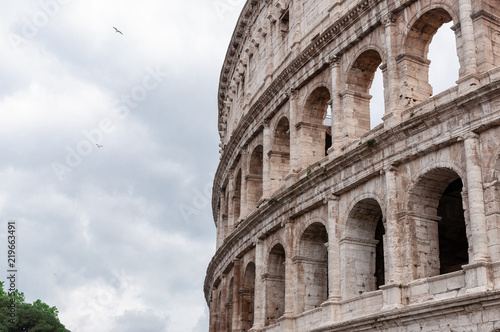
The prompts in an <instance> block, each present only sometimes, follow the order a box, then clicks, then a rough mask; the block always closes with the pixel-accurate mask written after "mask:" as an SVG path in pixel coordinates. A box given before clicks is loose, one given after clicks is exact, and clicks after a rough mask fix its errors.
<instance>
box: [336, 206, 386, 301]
mask: <svg viewBox="0 0 500 332" xmlns="http://www.w3.org/2000/svg"><path fill="white" fill-rule="evenodd" d="M384 234H385V230H384V225H383V216H382V209H381V207H380V205H379V204H378V202H377V201H376V200H374V199H372V198H366V199H363V200H361V201H359V202H358V203H356V205H355V206H354V207H353V209H352V210H351V211H350V212H349V216H348V218H347V223H346V230H345V235H344V236H343V238H342V240H341V242H340V251H341V255H340V259H341V266H343V267H344V275H343V278H342V296H343V298H351V297H354V296H357V295H360V294H363V293H365V292H371V291H374V290H377V289H378V288H380V286H382V285H383V284H384V282H385V272H386V270H385V267H384V245H383V243H384V241H383V239H384Z"/></svg>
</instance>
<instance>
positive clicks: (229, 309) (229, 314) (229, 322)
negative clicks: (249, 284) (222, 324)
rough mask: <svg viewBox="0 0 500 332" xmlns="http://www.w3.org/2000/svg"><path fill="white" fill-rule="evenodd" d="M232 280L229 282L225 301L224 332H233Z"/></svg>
mask: <svg viewBox="0 0 500 332" xmlns="http://www.w3.org/2000/svg"><path fill="white" fill-rule="evenodd" d="M233 288H234V278H231V281H230V282H229V289H228V292H227V299H226V331H232V330H233V294H234V290H233Z"/></svg>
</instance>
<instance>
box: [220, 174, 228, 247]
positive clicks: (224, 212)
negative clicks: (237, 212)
mask: <svg viewBox="0 0 500 332" xmlns="http://www.w3.org/2000/svg"><path fill="white" fill-rule="evenodd" d="M221 201H222V202H221ZM219 202H220V203H221V207H220V210H219V211H221V222H222V225H220V227H221V229H220V232H221V234H222V239H224V238H225V237H226V236H227V235H228V233H229V224H228V222H229V218H228V217H229V190H228V180H227V179H226V181H225V182H224V185H223V186H222V189H221V200H220V201H219Z"/></svg>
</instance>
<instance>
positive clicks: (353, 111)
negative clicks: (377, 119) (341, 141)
mask: <svg viewBox="0 0 500 332" xmlns="http://www.w3.org/2000/svg"><path fill="white" fill-rule="evenodd" d="M381 63H382V57H381V56H380V54H379V53H378V52H377V51H375V50H367V51H365V52H363V53H361V55H360V56H359V57H358V58H357V59H356V61H354V63H353V64H352V67H351V69H350V70H349V72H348V74H347V77H346V83H347V89H346V91H344V93H343V104H344V112H346V113H347V114H346V117H348V118H351V119H350V122H349V123H346V124H345V126H344V130H345V131H346V132H344V136H347V137H349V138H351V139H354V138H359V137H361V136H362V135H363V134H365V133H367V132H368V131H370V129H371V128H373V127H374V126H371V114H370V113H371V112H370V100H371V98H372V96H371V95H370V89H371V87H372V83H373V81H374V77H375V73H376V72H377V69H378V68H379V66H380V64H381ZM382 87H383V84H382ZM376 92H377V94H380V92H379V91H376ZM381 95H382V96H383V92H382V94H381ZM382 98H383V97H382ZM382 108H383V106H382Z"/></svg>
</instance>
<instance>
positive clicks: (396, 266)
mask: <svg viewBox="0 0 500 332" xmlns="http://www.w3.org/2000/svg"><path fill="white" fill-rule="evenodd" d="M396 172H397V168H396V167H395V166H393V165H392V166H389V167H387V168H386V169H385V194H386V203H385V204H386V209H385V226H386V229H385V236H384V241H386V243H384V247H385V248H384V249H387V251H388V252H387V253H386V254H385V257H387V259H386V262H385V263H384V265H385V266H384V273H385V279H386V282H385V285H383V286H381V287H380V289H381V290H382V296H383V299H384V309H386V310H390V309H394V308H399V307H401V306H402V305H403V302H402V294H401V292H402V284H403V281H404V280H403V272H402V268H403V263H402V259H403V258H402V257H401V246H402V240H403V232H404V229H403V227H402V226H400V225H399V222H398V221H399V217H398V191H397V183H396Z"/></svg>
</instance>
